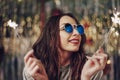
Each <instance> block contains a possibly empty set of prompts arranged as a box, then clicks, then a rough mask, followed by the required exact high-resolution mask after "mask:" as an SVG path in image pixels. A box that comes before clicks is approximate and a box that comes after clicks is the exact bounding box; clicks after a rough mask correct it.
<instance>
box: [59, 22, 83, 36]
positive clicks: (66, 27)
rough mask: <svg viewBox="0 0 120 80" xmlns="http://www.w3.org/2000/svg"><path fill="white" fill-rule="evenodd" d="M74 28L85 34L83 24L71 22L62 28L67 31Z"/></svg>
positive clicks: (70, 31)
mask: <svg viewBox="0 0 120 80" xmlns="http://www.w3.org/2000/svg"><path fill="white" fill-rule="evenodd" d="M73 29H76V30H77V31H78V33H79V34H81V35H82V34H84V28H83V26H82V25H77V26H72V25H71V24H69V23H66V24H65V25H64V27H63V28H62V29H61V30H65V31H66V32H67V33H72V32H73Z"/></svg>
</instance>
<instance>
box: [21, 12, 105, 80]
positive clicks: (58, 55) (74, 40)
mask: <svg viewBox="0 0 120 80" xmlns="http://www.w3.org/2000/svg"><path fill="white" fill-rule="evenodd" d="M85 40H86V39H85V34H84V29H83V27H82V26H81V25H79V22H78V21H77V19H76V18H75V17H74V16H73V15H72V14H69V13H66V14H60V15H56V16H52V17H50V18H49V20H48V22H47V24H46V25H45V27H44V29H43V31H42V32H41V35H40V37H39V38H38V40H37V41H36V43H35V44H34V45H33V50H31V51H30V52H28V53H27V54H26V56H25V57H24V62H25V68H24V71H23V77H24V80H30V79H31V80H90V79H92V78H94V75H95V77H96V73H97V76H98V73H100V74H101V72H100V71H101V70H102V69H104V67H105V64H106V61H107V55H106V54H105V53H104V52H103V50H102V49H98V51H97V52H96V53H95V55H93V56H92V57H86V56H85V53H84V49H83V45H84V43H85ZM97 80H98V79H97Z"/></svg>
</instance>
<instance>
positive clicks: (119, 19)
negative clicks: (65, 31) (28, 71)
mask: <svg viewBox="0 0 120 80" xmlns="http://www.w3.org/2000/svg"><path fill="white" fill-rule="evenodd" d="M62 12H64V13H67V12H70V13H73V14H74V15H75V16H76V17H77V19H78V20H79V22H80V24H82V25H83V26H84V29H85V34H86V36H87V41H86V44H85V46H84V48H85V51H86V54H87V55H92V54H93V53H94V52H95V51H96V50H97V49H98V48H99V46H102V47H103V49H104V50H105V52H106V53H107V54H108V56H109V57H108V61H107V64H106V67H105V69H104V75H103V77H102V80H120V0H0V80H22V71H23V67H24V63H23V58H24V55H25V54H26V53H27V51H29V50H30V49H31V47H32V45H33V43H34V42H35V41H36V39H37V38H38V36H39V34H40V32H41V30H42V28H43V27H44V24H45V22H46V21H47V19H48V17H49V16H51V15H58V14H60V13H62Z"/></svg>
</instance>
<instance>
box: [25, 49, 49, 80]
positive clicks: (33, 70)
mask: <svg viewBox="0 0 120 80" xmlns="http://www.w3.org/2000/svg"><path fill="white" fill-rule="evenodd" d="M24 63H25V68H24V69H25V71H26V73H27V74H29V75H30V76H32V77H33V78H34V79H35V80H48V76H47V74H46V71H45V68H44V66H43V64H42V63H41V61H40V60H38V59H37V58H36V57H35V56H34V55H33V50H31V51H29V52H28V53H27V54H26V55H25V57H24Z"/></svg>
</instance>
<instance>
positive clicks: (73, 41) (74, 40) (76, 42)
mask: <svg viewBox="0 0 120 80" xmlns="http://www.w3.org/2000/svg"><path fill="white" fill-rule="evenodd" d="M69 42H70V43H73V44H78V43H79V39H71V40H69Z"/></svg>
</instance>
